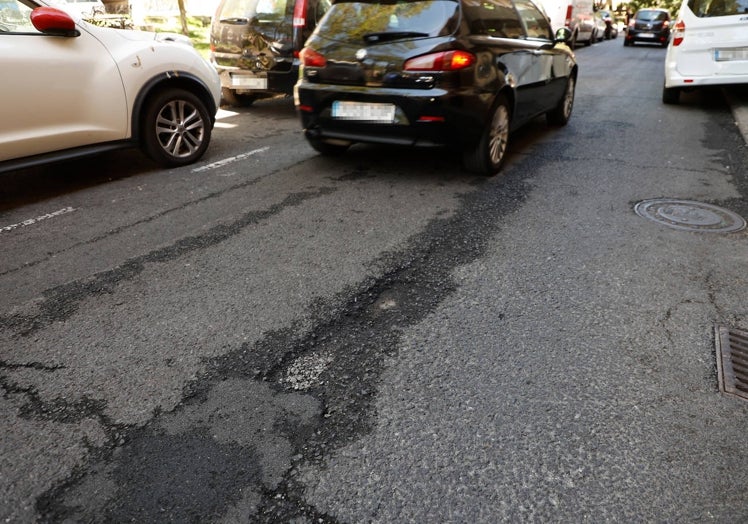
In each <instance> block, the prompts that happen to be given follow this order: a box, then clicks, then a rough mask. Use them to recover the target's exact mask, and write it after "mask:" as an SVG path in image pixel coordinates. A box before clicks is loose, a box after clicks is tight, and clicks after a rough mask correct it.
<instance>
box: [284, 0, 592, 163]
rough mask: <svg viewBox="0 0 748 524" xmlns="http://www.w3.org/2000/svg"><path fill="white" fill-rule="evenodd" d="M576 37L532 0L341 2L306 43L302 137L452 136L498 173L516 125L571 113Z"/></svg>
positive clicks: (299, 94) (332, 150)
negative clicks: (553, 25) (572, 46)
mask: <svg viewBox="0 0 748 524" xmlns="http://www.w3.org/2000/svg"><path fill="white" fill-rule="evenodd" d="M362 20H365V21H366V23H362ZM570 38H571V31H570V30H569V29H568V28H566V27H562V28H560V29H559V30H558V31H557V32H556V33H555V35H554V33H553V31H552V30H551V25H550V22H549V20H548V18H547V17H546V16H545V15H544V14H543V13H542V12H541V11H540V10H539V9H538V7H537V6H536V5H535V4H533V3H532V2H531V0H482V1H481V2H479V3H476V2H473V1H472V0H419V1H414V2H397V3H394V2H392V1H391V0H353V1H346V2H337V3H334V4H333V5H332V7H331V8H330V10H329V11H328V13H327V15H325V17H324V18H323V19H322V20H321V21H320V22H319V25H318V26H317V29H316V30H315V31H314V33H313V34H312V36H311V37H310V38H309V40H308V41H307V43H306V46H305V47H304V49H303V50H302V51H301V62H302V76H301V77H300V78H299V82H298V83H297V84H296V88H295V103H296V108H297V110H298V113H299V115H300V118H301V124H302V126H303V128H304V136H305V137H306V139H307V140H308V141H309V143H310V144H311V146H312V147H313V148H314V149H316V150H317V151H319V152H320V153H322V154H330V155H332V154H340V153H342V152H344V151H345V150H346V149H347V148H348V147H349V146H350V145H352V144H354V143H356V142H372V143H381V144H399V145H408V146H420V145H443V146H444V145H446V146H452V147H455V148H457V149H459V150H460V151H462V154H463V159H464V163H465V166H466V168H467V169H469V170H471V171H475V172H478V173H483V174H486V175H492V174H495V173H497V172H498V171H499V170H500V168H501V165H502V163H503V161H504V158H505V153H506V148H507V144H508V142H509V133H510V131H513V130H514V129H516V128H518V127H519V126H520V125H522V124H524V123H526V122H528V121H529V120H530V119H532V118H534V117H536V116H539V115H543V114H545V115H546V117H547V120H548V122H549V123H550V124H554V125H564V124H566V122H567V121H568V120H569V117H570V116H571V111H572V106H573V103H574V88H575V85H576V78H577V64H576V62H575V59H574V54H573V52H572V51H571V49H569V47H568V46H567V45H566V43H567V42H568V41H569V40H570Z"/></svg>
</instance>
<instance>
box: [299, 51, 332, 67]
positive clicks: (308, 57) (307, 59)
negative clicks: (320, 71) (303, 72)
mask: <svg viewBox="0 0 748 524" xmlns="http://www.w3.org/2000/svg"><path fill="white" fill-rule="evenodd" d="M299 60H301V63H302V64H303V65H304V66H306V67H325V65H327V59H326V58H325V57H324V55H322V54H320V53H318V52H317V51H315V50H314V49H312V48H311V47H305V48H304V49H302V50H301V52H300V53H299Z"/></svg>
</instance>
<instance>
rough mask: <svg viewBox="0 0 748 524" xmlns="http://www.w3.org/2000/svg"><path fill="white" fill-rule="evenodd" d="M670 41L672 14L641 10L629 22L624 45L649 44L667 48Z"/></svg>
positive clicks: (660, 10)
mask: <svg viewBox="0 0 748 524" xmlns="http://www.w3.org/2000/svg"><path fill="white" fill-rule="evenodd" d="M669 41H670V13H669V12H668V11H667V10H665V9H639V10H638V11H637V12H636V14H635V15H634V17H633V18H632V19H631V20H629V25H628V27H627V28H626V37H625V38H624V39H623V45H625V46H628V45H634V44H635V43H636V42H647V43H650V44H659V45H661V46H662V47H667V44H668V42H669Z"/></svg>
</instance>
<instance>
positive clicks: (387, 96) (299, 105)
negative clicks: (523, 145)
mask: <svg viewBox="0 0 748 524" xmlns="http://www.w3.org/2000/svg"><path fill="white" fill-rule="evenodd" d="M335 101H346V102H358V103H361V104H369V103H376V104H390V105H392V106H394V116H393V118H392V120H391V121H386V122H379V121H371V120H370V121H367V120H361V119H344V118H336V117H333V110H332V106H333V102H335ZM294 102H295V104H296V109H297V111H298V114H299V117H300V119H301V124H302V126H303V128H304V133H305V135H306V136H308V137H310V138H316V139H323V140H331V141H337V142H350V143H352V142H370V143H380V144H394V145H406V146H443V145H454V146H456V147H463V146H465V145H466V144H471V143H475V142H477V141H478V140H479V139H480V136H481V133H482V130H483V128H484V122H483V120H482V118H481V117H480V116H479V115H487V114H488V113H489V109H490V99H486V98H484V97H481V96H478V95H475V94H471V93H457V94H455V93H451V92H447V91H445V90H443V89H438V88H434V89H423V90H421V89H392V88H377V89H371V88H369V89H367V91H366V92H362V89H361V87H356V86H340V85H335V86H331V85H325V84H316V83H309V82H299V83H298V84H297V85H296V87H295V88H294Z"/></svg>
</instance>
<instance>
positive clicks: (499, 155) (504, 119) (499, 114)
mask: <svg viewBox="0 0 748 524" xmlns="http://www.w3.org/2000/svg"><path fill="white" fill-rule="evenodd" d="M510 122H511V112H510V110H509V103H508V102H507V99H506V97H505V96H504V95H503V94H502V95H499V96H498V97H496V102H495V103H494V108H493V113H492V114H491V119H490V120H489V121H488V125H487V126H486V129H485V130H484V131H483V136H482V137H481V139H480V141H479V142H478V144H477V145H476V146H475V148H473V149H468V150H466V151H465V153H464V163H465V168H466V169H468V170H469V171H473V172H476V173H480V174H482V175H488V176H493V175H495V174H496V173H498V172H499V170H500V169H501V165H502V164H503V163H504V158H505V156H506V148H507V145H508V144H509V124H510Z"/></svg>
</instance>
